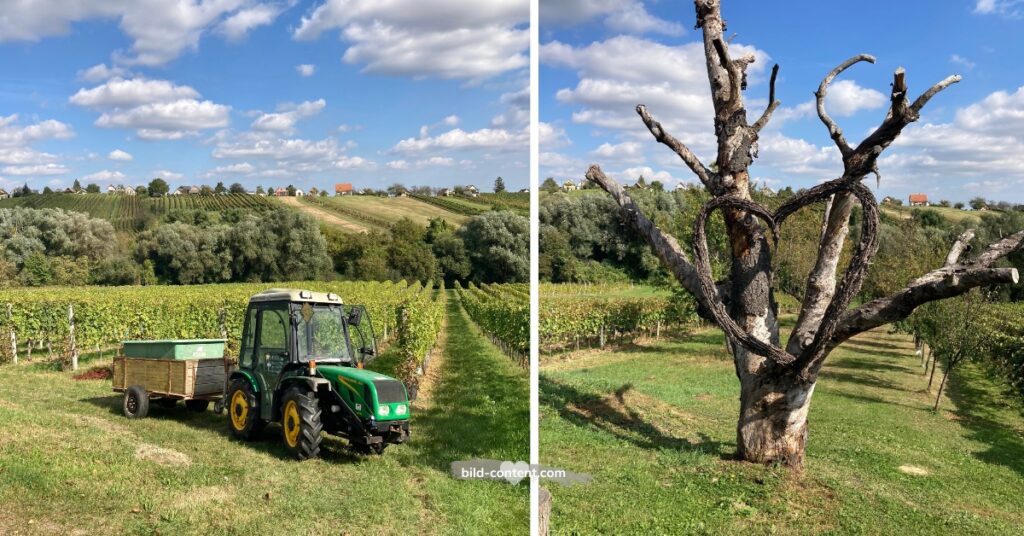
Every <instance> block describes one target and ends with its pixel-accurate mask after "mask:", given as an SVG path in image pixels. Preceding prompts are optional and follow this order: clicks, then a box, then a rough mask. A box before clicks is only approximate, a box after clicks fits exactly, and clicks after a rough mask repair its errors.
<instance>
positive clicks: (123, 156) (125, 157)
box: [107, 149, 132, 162]
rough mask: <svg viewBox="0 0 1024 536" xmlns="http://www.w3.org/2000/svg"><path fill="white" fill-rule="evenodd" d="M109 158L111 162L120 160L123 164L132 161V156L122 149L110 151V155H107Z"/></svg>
mask: <svg viewBox="0 0 1024 536" xmlns="http://www.w3.org/2000/svg"><path fill="white" fill-rule="evenodd" d="M107 158H109V159H111V160H118V161H121V162H130V161H131V160H132V155H130V154H128V153H127V152H125V151H122V150H121V149H114V150H113V151H110V154H108V155H107Z"/></svg>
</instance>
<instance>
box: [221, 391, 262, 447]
mask: <svg viewBox="0 0 1024 536" xmlns="http://www.w3.org/2000/svg"><path fill="white" fill-rule="evenodd" d="M227 407H228V427H229V428H231V433H232V434H234V436H235V437H237V438H239V439H244V440H246V441H252V440H253V439H255V438H256V436H257V435H259V433H260V432H261V431H263V428H264V427H265V426H266V425H267V421H264V420H263V419H261V418H260V407H259V402H257V399H256V393H255V392H253V389H252V384H250V383H249V382H248V381H247V380H244V379H237V380H234V381H233V382H231V388H230V389H228V406H227Z"/></svg>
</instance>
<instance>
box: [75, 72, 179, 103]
mask: <svg viewBox="0 0 1024 536" xmlns="http://www.w3.org/2000/svg"><path fill="white" fill-rule="evenodd" d="M197 97H199V92H198V91H196V90H195V89H192V88H191V87H189V86H179V85H177V84H175V83H173V82H169V81H167V80H146V79H143V78H133V79H130V80H125V79H122V78H115V79H113V80H110V81H108V82H107V83H105V84H102V85H99V86H96V87H94V88H91V89H84V88H83V89H79V90H78V92H77V93H75V94H74V95H72V96H71V98H70V99H68V101H69V102H71V104H74V105H76V106H85V107H89V108H127V107H132V106H139V105H142V104H151V103H154V102H170V101H175V100H180V99H195V98H197Z"/></svg>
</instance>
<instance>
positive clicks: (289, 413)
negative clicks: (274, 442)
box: [281, 400, 299, 448]
mask: <svg viewBox="0 0 1024 536" xmlns="http://www.w3.org/2000/svg"><path fill="white" fill-rule="evenodd" d="M281 425H282V426H283V427H284V441H285V443H288V446H289V447H292V448H295V447H297V446H299V405H298V404H296V403H295V401H294V400H289V401H288V403H287V404H285V405H284V420H283V421H282V423H281Z"/></svg>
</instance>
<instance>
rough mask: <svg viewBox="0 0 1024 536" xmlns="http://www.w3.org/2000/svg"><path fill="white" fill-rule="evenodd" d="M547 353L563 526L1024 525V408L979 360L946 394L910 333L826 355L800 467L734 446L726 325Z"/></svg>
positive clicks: (677, 529) (972, 530) (548, 443)
mask: <svg viewBox="0 0 1024 536" xmlns="http://www.w3.org/2000/svg"><path fill="white" fill-rule="evenodd" d="M581 358H582V359H581V360H579V361H578V362H577V363H576V366H572V365H573V364H572V363H566V362H565V361H556V362H553V363H551V364H550V366H545V367H542V370H541V378H540V388H541V393H540V401H541V421H540V431H541V461H542V462H543V463H544V464H546V465H552V466H555V467H562V468H565V469H568V470H571V471H577V472H585V473H590V474H592V475H593V477H594V480H593V482H591V483H590V484H586V485H578V486H573V487H563V486H561V485H558V484H553V483H552V484H549V485H548V487H549V489H550V490H551V493H552V495H553V514H552V522H551V526H552V529H553V533H555V534H570V533H574V532H576V533H580V534H590V533H608V534H612V533H614V534H620V533H649V534H667V533H673V534H740V533H749V534H774V533H782V534H817V533H830V534H928V535H935V534H951V533H952V534H1020V533H1022V532H1024V530H1022V529H1021V527H1024V502H1022V501H1021V499H1020V498H1021V497H1022V496H1024V411H1022V407H1021V405H1020V404H1019V403H1016V402H1009V401H1008V400H1010V399H1008V398H1007V397H1006V396H1005V395H1004V394H1003V393H1002V392H1001V391H1000V387H999V386H998V385H996V384H995V383H993V382H992V381H991V380H989V379H987V378H986V377H985V376H984V375H983V374H982V373H981V371H980V370H979V369H978V368H977V367H970V366H968V367H965V368H964V369H963V371H962V372H961V373H960V374H957V375H955V377H954V378H953V381H952V385H951V389H950V392H949V393H950V396H949V397H948V398H947V399H945V400H944V401H943V408H944V409H943V410H942V411H940V412H938V413H933V412H932V411H931V410H930V407H931V404H932V403H933V401H934V395H932V394H929V393H925V392H924V391H923V389H924V387H925V385H926V383H927V378H926V377H925V376H924V374H923V371H922V369H921V366H920V360H919V358H917V357H915V356H914V352H913V344H912V342H911V341H910V340H909V339H908V338H907V337H905V336H902V335H893V334H888V333H886V332H885V331H884V330H876V331H872V332H869V333H866V334H863V335H861V336H858V337H856V338H854V339H853V340H851V341H849V342H848V343H846V344H844V345H843V346H841V347H840V348H839V349H838V350H837V351H836V352H835V353H834V354H833V355H832V356H831V357H830V358H829V361H827V362H826V364H825V367H824V369H823V373H822V376H821V379H820V381H819V383H818V386H817V388H816V390H815V394H814V401H813V402H812V405H811V414H810V420H809V422H810V436H809V439H808V451H807V469H806V473H805V474H804V475H803V476H802V477H800V476H794V475H792V474H790V473H789V472H788V471H786V470H784V469H782V468H773V467H762V466H759V465H754V464H747V463H741V462H736V461H733V460H732V455H733V453H734V452H735V448H736V447H735V433H736V432H735V427H736V412H737V411H738V396H739V390H738V383H737V380H736V376H735V371H734V368H733V365H732V362H731V361H730V360H729V358H728V356H727V355H725V352H724V349H723V344H722V335H721V333H720V332H718V331H717V330H706V331H701V332H698V333H696V334H694V335H692V336H689V337H687V338H685V339H683V340H677V341H661V342H654V341H649V342H646V343H643V344H637V345H634V346H630V347H626V348H620V349H617V350H613V351H609V352H604V353H588V354H585V355H582V356H581Z"/></svg>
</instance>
